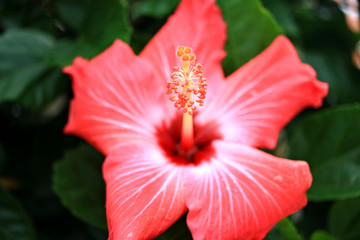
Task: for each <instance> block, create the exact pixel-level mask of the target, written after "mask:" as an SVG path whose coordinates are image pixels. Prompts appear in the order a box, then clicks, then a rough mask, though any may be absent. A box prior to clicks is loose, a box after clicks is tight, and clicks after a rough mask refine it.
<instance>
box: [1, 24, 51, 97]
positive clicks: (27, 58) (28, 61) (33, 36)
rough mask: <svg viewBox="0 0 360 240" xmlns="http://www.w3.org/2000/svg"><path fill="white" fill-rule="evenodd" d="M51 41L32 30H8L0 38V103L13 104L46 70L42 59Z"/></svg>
mask: <svg viewBox="0 0 360 240" xmlns="http://www.w3.org/2000/svg"><path fill="white" fill-rule="evenodd" d="M52 46H53V40H52V39H51V38H50V37H49V36H47V35H45V34H43V33H40V32H37V31H32V30H9V31H7V32H5V33H4V34H3V35H2V36H1V37H0V102H2V101H14V100H17V98H19V97H20V96H21V94H22V93H23V92H24V91H25V89H26V88H27V86H29V84H31V83H32V82H33V81H35V80H36V79H37V77H39V76H40V75H41V74H43V73H44V71H45V70H46V65H45V64H43V63H42V59H43V56H44V54H45V52H46V51H47V50H49V49H50V48H51V47H52Z"/></svg>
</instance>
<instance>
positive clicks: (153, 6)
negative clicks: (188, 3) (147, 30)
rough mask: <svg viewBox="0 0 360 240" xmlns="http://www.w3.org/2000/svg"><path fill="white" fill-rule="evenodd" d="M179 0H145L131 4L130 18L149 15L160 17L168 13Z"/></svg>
mask: <svg viewBox="0 0 360 240" xmlns="http://www.w3.org/2000/svg"><path fill="white" fill-rule="evenodd" d="M179 2H180V1H179V0H170V1H169V0H145V1H136V2H135V3H133V4H132V5H131V15H132V18H138V17H141V16H150V17H155V18H162V17H165V16H167V15H169V14H170V13H171V12H172V11H174V10H175V8H176V6H177V5H178V4H179Z"/></svg>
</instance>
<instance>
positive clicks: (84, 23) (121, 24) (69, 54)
mask: <svg viewBox="0 0 360 240" xmlns="http://www.w3.org/2000/svg"><path fill="white" fill-rule="evenodd" d="M57 5H58V9H59V13H60V15H61V17H62V18H63V19H64V20H65V22H66V23H69V24H70V25H71V26H72V27H73V28H74V29H75V30H76V31H77V33H78V36H77V38H76V39H75V40H71V39H62V40H59V41H58V42H57V43H56V46H55V47H54V48H53V50H52V51H50V52H49V53H48V54H47V61H48V62H49V63H51V64H53V65H56V66H60V67H64V66H68V65H70V64H71V63H72V62H73V60H74V58H75V57H77V56H81V57H83V58H87V59H91V58H93V57H95V56H96V55H98V54H99V53H101V52H103V51H104V50H105V49H106V48H108V47H109V46H110V45H111V44H112V43H113V42H114V41H115V40H116V39H121V40H123V41H124V42H129V41H130V38H131V34H132V28H131V25H130V23H129V20H128V15H127V12H128V6H127V4H126V2H125V1H120V0H104V1H101V3H100V2H98V1H95V0H91V1H85V2H84V1H83V0H76V1H69V0H61V1H60V2H59V3H58V4H57ZM79 8H81V11H80V12H79V15H80V16H75V17H74V16H73V12H77V11H78V9H79ZM73 18H76V20H74V19H73ZM74 21H75V22H74Z"/></svg>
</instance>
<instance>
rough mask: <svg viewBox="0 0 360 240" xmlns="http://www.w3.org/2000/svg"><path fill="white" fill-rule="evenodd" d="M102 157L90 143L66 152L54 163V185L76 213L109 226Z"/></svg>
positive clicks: (100, 225) (88, 220) (94, 222)
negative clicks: (107, 222) (107, 223)
mask: <svg viewBox="0 0 360 240" xmlns="http://www.w3.org/2000/svg"><path fill="white" fill-rule="evenodd" d="M103 159H104V157H103V156H102V155H101V154H100V153H99V152H97V151H96V150H95V149H93V148H92V147H90V146H88V145H82V146H80V147H79V148H77V149H75V150H72V151H69V152H67V153H66V154H65V157H64V158H63V159H61V160H59V161H57V162H56V163H55V165H54V175H53V188H54V191H55V193H56V194H57V195H58V196H59V197H60V199H61V201H62V203H63V204H64V205H65V206H66V207H67V208H69V210H70V211H71V212H72V213H73V215H74V216H76V217H78V218H79V219H81V220H83V221H85V222H87V223H90V224H92V225H94V226H97V227H100V228H103V229H106V216H105V184H104V180H103V178H102V174H101V165H102V162H103Z"/></svg>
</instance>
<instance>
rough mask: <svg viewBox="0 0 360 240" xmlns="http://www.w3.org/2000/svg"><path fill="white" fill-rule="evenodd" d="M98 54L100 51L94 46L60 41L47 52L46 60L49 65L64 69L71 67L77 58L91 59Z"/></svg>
mask: <svg viewBox="0 0 360 240" xmlns="http://www.w3.org/2000/svg"><path fill="white" fill-rule="evenodd" d="M100 52H101V51H99V50H97V49H96V47H95V46H92V45H91V44H89V43H86V42H73V41H70V40H60V41H58V42H57V43H56V44H55V47H54V48H53V49H52V50H51V51H49V52H48V54H47V56H46V60H47V62H48V63H49V64H51V65H54V66H59V67H65V66H68V65H71V64H72V62H73V60H74V58H75V57H77V56H81V57H83V58H86V59H91V58H93V57H94V56H96V55H97V54H99V53H100Z"/></svg>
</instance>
